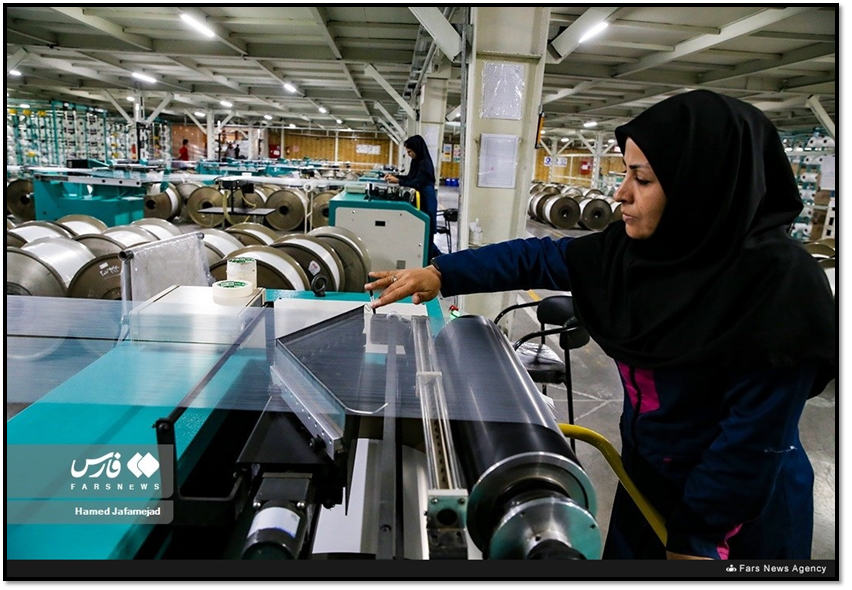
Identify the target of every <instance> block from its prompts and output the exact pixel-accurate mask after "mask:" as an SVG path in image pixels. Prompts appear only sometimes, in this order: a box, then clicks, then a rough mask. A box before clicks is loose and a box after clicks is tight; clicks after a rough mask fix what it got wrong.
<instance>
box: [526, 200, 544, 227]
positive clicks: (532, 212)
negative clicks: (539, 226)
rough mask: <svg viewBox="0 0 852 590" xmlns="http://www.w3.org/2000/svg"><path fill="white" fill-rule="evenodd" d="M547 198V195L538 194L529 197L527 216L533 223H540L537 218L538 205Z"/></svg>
mask: <svg viewBox="0 0 852 590" xmlns="http://www.w3.org/2000/svg"><path fill="white" fill-rule="evenodd" d="M545 198H547V195H543V194H541V193H538V194H536V195H533V196H532V197H530V202H529V203H528V204H527V215H529V216H530V219H534V220H535V221H541V220H540V219H539V218H538V204H539V203H540V202H541V201H542V200H543V199H545Z"/></svg>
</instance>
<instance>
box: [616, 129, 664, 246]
mask: <svg viewBox="0 0 852 590" xmlns="http://www.w3.org/2000/svg"><path fill="white" fill-rule="evenodd" d="M624 165H625V166H627V172H626V173H625V175H624V182H622V183H621V186H620V187H618V190H617V191H616V192H615V195H613V199H615V200H616V201H618V202H619V203H621V218H622V219H623V220H624V228H625V231H626V232H627V235H628V236H630V237H631V238H633V239H634V240H645V239H648V238H650V237H651V236H652V235H654V232H655V231H657V226H658V225H659V224H660V219H661V218H662V216H663V210H664V209H665V208H666V195H665V193H664V192H663V187H662V185H660V181H659V180H657V176H656V175H655V174H654V171H653V170H652V169H651V165H650V164H648V158H646V157H645V154H643V153H642V150H640V149H639V146H637V145H636V144H635V143H634V142H633V140H632V139H630V138H628V139H627V141H626V142H625V144H624Z"/></svg>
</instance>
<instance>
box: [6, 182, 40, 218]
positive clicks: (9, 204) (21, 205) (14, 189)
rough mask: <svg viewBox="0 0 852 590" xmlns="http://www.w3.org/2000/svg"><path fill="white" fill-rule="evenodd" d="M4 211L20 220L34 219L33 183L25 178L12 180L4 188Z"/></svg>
mask: <svg viewBox="0 0 852 590" xmlns="http://www.w3.org/2000/svg"><path fill="white" fill-rule="evenodd" d="M6 209H7V210H8V211H9V213H11V214H12V215H14V216H15V217H19V218H21V219H25V220H27V221H29V220H33V219H35V217H36V216H35V198H34V197H33V181H32V180H28V179H25V178H18V179H17V180H13V181H12V182H10V183H9V184H8V185H7V186H6Z"/></svg>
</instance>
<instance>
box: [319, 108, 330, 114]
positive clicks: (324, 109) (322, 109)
mask: <svg viewBox="0 0 852 590" xmlns="http://www.w3.org/2000/svg"><path fill="white" fill-rule="evenodd" d="M319 112H321V113H322V114H323V115H324V114H326V113H327V112H328V109H327V108H325V107H320V108H319Z"/></svg>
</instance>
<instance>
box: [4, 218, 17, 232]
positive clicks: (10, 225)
mask: <svg viewBox="0 0 852 590" xmlns="http://www.w3.org/2000/svg"><path fill="white" fill-rule="evenodd" d="M13 227H15V222H14V221H12V220H11V219H9V218H8V217H7V218H6V229H12V228H13Z"/></svg>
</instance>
